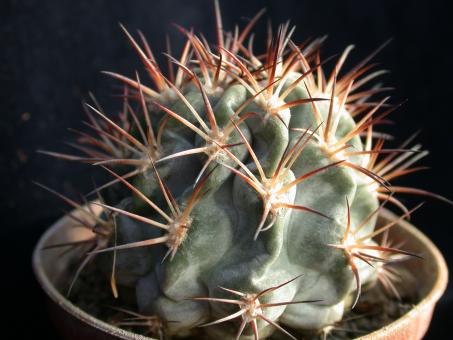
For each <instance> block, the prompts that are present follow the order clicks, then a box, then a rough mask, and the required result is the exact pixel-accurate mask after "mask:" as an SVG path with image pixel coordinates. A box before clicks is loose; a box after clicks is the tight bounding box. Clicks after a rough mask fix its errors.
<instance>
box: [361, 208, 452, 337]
mask: <svg viewBox="0 0 453 340" xmlns="http://www.w3.org/2000/svg"><path fill="white" fill-rule="evenodd" d="M380 216H382V217H384V218H385V219H395V218H398V216H397V215H395V214H394V213H392V212H391V211H390V210H387V209H382V211H381V213H380ZM398 227H399V228H401V229H403V230H404V232H406V233H408V234H411V235H412V236H414V237H415V238H416V239H418V240H419V241H420V242H421V243H422V244H423V246H424V247H425V248H426V250H427V251H428V252H429V253H431V255H432V256H433V258H434V259H435V261H434V264H435V269H436V270H435V273H436V275H437V277H436V279H435V281H434V284H433V286H432V288H431V289H430V291H429V292H428V293H427V294H426V296H425V297H424V298H423V299H421V300H420V302H418V303H417V304H416V305H414V306H413V307H412V308H411V310H410V311H408V312H407V313H405V314H404V315H402V316H401V317H400V318H398V319H396V320H395V321H393V322H391V323H389V324H388V325H385V326H384V327H381V328H379V329H377V330H375V331H374V332H372V333H368V334H366V335H364V336H361V337H359V338H357V340H359V339H360V340H372V339H375V338H376V337H377V335H378V334H380V333H394V332H395V331H396V330H397V329H398V328H402V327H403V326H404V324H407V323H410V321H411V319H413V318H415V316H416V315H418V314H419V313H421V312H422V311H424V310H427V309H430V308H432V307H433V306H434V305H435V304H436V302H437V301H439V299H440V298H441V296H442V295H443V293H444V292H445V290H446V289H447V283H448V267H447V263H446V262H445V259H444V257H443V256H442V253H441V252H440V250H439V249H438V248H437V247H436V245H435V244H434V243H433V242H432V241H431V240H430V239H429V238H428V237H427V236H426V235H425V234H424V233H423V232H421V231H420V230H419V229H418V228H417V227H415V226H414V225H412V224H411V223H409V222H407V221H406V220H401V221H400V222H398Z"/></svg>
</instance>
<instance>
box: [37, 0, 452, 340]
mask: <svg viewBox="0 0 453 340" xmlns="http://www.w3.org/2000/svg"><path fill="white" fill-rule="evenodd" d="M215 4H216V6H215V8H216V11H215V13H216V23H217V30H216V32H217V44H216V46H215V48H212V47H211V46H210V45H209V44H208V43H207V42H206V41H205V39H204V38H203V37H202V36H197V35H196V34H194V33H193V32H192V31H191V30H186V29H184V28H181V27H178V29H179V30H180V32H181V34H183V35H184V37H185V38H186V43H185V45H184V47H183V50H182V53H181V56H180V57H179V58H178V59H177V58H175V57H172V56H170V55H168V56H167V57H168V59H169V62H170V65H169V71H168V73H167V75H165V74H164V72H163V71H162V70H161V69H160V68H159V66H158V64H157V62H156V60H155V58H154V56H153V54H152V52H151V49H150V47H149V45H148V44H147V42H146V40H145V38H144V36H143V34H142V33H140V32H139V35H140V43H139V42H138V41H137V40H135V38H134V37H133V36H132V35H131V34H130V33H128V32H127V31H126V29H125V28H124V27H122V28H123V30H124V32H125V33H126V36H127V38H128V40H129V41H130V42H131V45H132V46H133V48H134V49H135V50H136V51H137V53H138V55H139V57H140V58H141V60H142V61H143V63H144V65H145V68H146V71H147V73H148V74H149V75H150V77H151V80H152V82H153V87H149V86H146V85H144V83H142V82H141V79H140V78H139V76H138V74H137V75H136V76H135V77H131V78H128V77H125V76H122V75H119V74H116V73H112V72H106V73H108V74H109V75H111V76H113V77H114V78H116V79H117V80H119V81H121V82H122V83H124V85H125V87H124V96H123V98H124V105H123V107H124V111H123V112H122V113H121V114H120V116H119V117H118V118H116V119H114V118H109V117H108V116H107V115H106V113H104V111H103V110H102V109H101V108H100V106H99V104H97V102H96V101H95V100H94V102H95V105H93V106H91V105H89V104H86V106H85V108H86V113H87V116H88V126H89V127H90V128H91V129H92V131H93V133H94V134H93V135H88V134H86V133H79V134H80V136H79V137H80V138H79V139H78V142H79V144H77V145H76V148H77V149H78V150H79V151H81V152H82V153H83V155H69V154H62V153H56V152H48V151H43V153H46V154H49V155H52V156H56V157H59V158H63V159H66V160H71V161H81V162H85V163H89V164H95V165H98V166H102V167H103V168H104V169H105V170H106V174H108V176H110V177H109V178H108V180H106V183H105V184H103V185H102V186H100V187H98V188H96V189H95V190H94V192H96V193H98V194H99V197H100V198H101V200H98V201H97V202H95V203H94V204H96V205H98V206H100V207H102V209H103V212H102V213H101V215H100V216H99V217H96V221H95V225H96V226H97V227H96V228H98V229H95V230H100V229H99V226H101V225H102V226H103V229H102V231H104V232H102V233H101V232H99V233H97V234H96V235H95V236H94V237H95V240H94V241H93V242H94V243H93V244H94V246H93V247H92V248H91V249H90V251H89V257H87V258H86V260H85V261H84V263H83V264H82V265H81V266H80V267H79V270H78V273H77V274H76V276H75V278H74V280H73V281H72V282H71V287H72V285H73V284H74V282H75V280H76V278H77V277H78V275H79V274H80V272H81V270H82V268H83V267H84V265H85V264H86V263H87V262H88V261H89V260H91V259H93V258H95V257H96V263H97V265H98V267H99V268H100V269H99V273H100V275H102V273H104V274H107V275H109V274H110V278H111V285H112V290H113V292H114V295H115V296H117V295H118V293H119V294H121V289H122V287H130V288H133V289H135V292H136V303H137V306H138V311H133V312H132V311H131V312H128V313H129V314H131V315H132V316H135V317H137V320H148V319H147V316H149V317H148V318H151V319H152V320H155V319H153V318H158V320H159V325H161V326H162V325H164V324H165V333H166V334H168V335H178V336H189V335H190V334H192V333H193V331H194V330H195V329H198V327H200V326H204V327H203V331H204V332H205V333H204V334H206V335H207V336H208V337H209V336H210V337H212V338H213V339H220V338H221V339H234V338H236V339H237V338H241V339H252V338H253V337H255V339H257V338H266V337H268V336H270V335H271V334H272V333H273V332H274V331H276V330H277V331H281V332H283V333H285V334H286V335H288V336H289V337H291V338H294V336H293V335H291V334H290V333H289V332H288V331H287V330H286V328H290V329H292V330H296V331H304V330H323V329H326V328H328V327H330V325H333V324H335V323H336V322H337V321H339V320H341V318H342V315H343V313H344V312H345V311H346V310H348V309H350V308H354V306H355V305H356V303H357V302H358V300H359V298H360V293H361V290H362V287H363V286H364V285H366V284H368V283H372V282H374V281H376V280H378V279H379V280H381V281H382V282H384V283H385V285H386V286H387V287H391V289H392V290H393V291H394V290H395V288H394V286H393V285H392V284H391V281H390V280H389V279H388V278H386V277H383V276H382V273H383V272H385V270H384V269H382V268H383V265H384V264H385V262H386V261H389V260H390V259H391V257H392V256H393V255H395V256H408V255H415V254H410V253H408V252H405V251H404V250H400V249H398V248H394V247H391V246H389V244H388V243H387V241H385V242H383V243H382V244H379V243H378V242H377V241H375V237H376V236H378V235H380V234H383V233H386V231H387V230H388V229H389V228H391V227H392V226H393V225H395V223H396V222H397V221H398V220H397V221H394V222H391V223H389V224H388V225H385V226H381V227H379V228H375V225H376V219H377V215H378V213H379V211H380V209H382V207H383V206H384V205H385V204H387V203H389V204H393V205H396V206H397V207H398V208H400V209H402V210H403V214H402V215H401V217H400V219H402V218H406V217H408V216H409V215H410V214H411V213H412V212H413V211H414V210H415V209H417V208H418V206H417V207H415V208H413V209H410V210H409V209H407V208H406V207H405V206H404V205H403V203H401V201H399V200H398V199H397V198H396V197H395V195H394V193H414V194H422V195H430V196H435V197H438V198H440V199H443V200H446V199H444V198H442V197H440V196H436V195H434V194H432V193H429V192H426V191H422V190H419V189H415V188H405V187H397V186H393V185H391V184H390V183H389V181H390V180H393V179H394V178H396V177H399V176H402V175H404V174H407V173H410V172H414V171H418V170H421V169H422V168H421V167H413V164H414V163H415V162H416V161H418V160H419V159H420V158H422V157H423V156H425V155H426V152H421V151H420V146H419V145H416V146H413V147H410V146H408V145H410V143H411V142H412V140H408V141H407V142H406V143H405V144H404V145H402V146H401V147H399V148H397V149H385V148H384V141H385V139H386V135H385V134H382V133H378V132H377V131H376V127H377V126H379V124H381V123H383V122H384V121H385V118H386V117H387V116H388V114H390V113H391V112H392V111H393V110H394V109H396V108H397V107H398V106H391V105H389V104H388V99H389V98H388V97H386V98H384V99H382V100H377V101H376V100H375V99H373V98H374V97H375V96H376V95H377V96H379V95H380V94H381V93H383V92H384V91H387V90H388V88H383V87H372V88H371V89H364V87H365V86H366V85H367V84H368V83H369V81H370V80H372V79H374V78H375V77H377V76H379V75H381V74H382V73H383V71H373V72H371V73H370V70H371V68H372V66H371V65H368V62H369V61H370V60H371V59H372V58H373V57H374V56H375V54H376V53H377V52H378V51H379V50H380V49H381V48H382V47H384V45H385V44H384V45H383V46H382V47H381V48H379V49H378V50H376V51H375V52H374V53H373V54H371V55H370V56H369V57H367V58H365V59H364V60H363V61H362V62H361V63H359V64H358V65H357V66H356V67H354V68H352V69H351V70H350V71H348V72H343V73H342V72H341V71H342V66H343V64H344V62H345V59H346V58H347V56H348V54H349V53H350V51H351V50H352V46H350V47H348V48H347V49H346V50H345V51H344V53H343V54H342V55H341V56H340V57H339V58H338V60H337V61H336V63H335V64H334V65H333V68H332V69H333V70H332V72H331V73H330V74H326V73H325V71H324V66H325V63H327V62H329V61H330V59H329V60H325V61H323V62H321V58H320V46H321V44H322V42H323V39H316V40H313V41H311V42H310V43H305V44H302V45H296V44H295V43H294V42H293V41H292V39H291V36H292V33H293V29H290V27H289V24H285V25H281V26H280V27H279V28H278V31H277V33H276V34H275V35H273V34H272V32H271V31H270V32H269V38H268V40H267V46H266V48H267V49H266V52H265V53H264V54H263V55H257V54H255V53H254V51H253V43H252V42H253V40H252V39H249V43H247V41H246V39H247V38H248V36H249V34H250V31H251V29H252V27H253V26H254V25H255V23H256V21H257V20H258V19H259V17H261V16H262V14H263V11H261V12H259V13H258V14H257V15H256V16H255V17H254V18H253V19H251V20H250V22H249V23H248V24H247V25H246V27H245V28H244V29H243V30H241V31H239V30H236V31H234V33H231V32H225V31H224V30H223V27H222V21H221V17H220V10H219V7H218V4H217V2H215ZM135 103H136V104H137V105H134V104H135ZM136 107H137V108H136ZM60 197H63V198H64V199H65V200H66V201H67V202H68V203H69V204H71V205H72V206H74V207H76V208H79V209H85V211H87V210H86V208H82V207H81V206H80V205H79V204H78V203H76V202H74V201H71V200H69V199H68V198H66V197H64V196H62V195H60ZM87 213H88V214H89V215H93V213H92V212H87ZM96 222H97V223H96ZM88 227H91V225H88ZM106 238H107V241H105V239H106ZM101 239H102V242H99V240H101ZM112 259H113V271H112V270H111V268H112ZM372 263H381V264H380V265H379V266H374V267H373V266H372V265H371V264H372ZM382 263H384V264H382ZM389 282H390V283H389ZM151 319H150V320H151ZM162 320H163V321H162ZM170 320H172V321H174V322H165V321H170ZM137 324H138V325H139V324H140V322H138V321H137ZM147 324H148V323H146V322H145V321H142V325H147ZM118 325H120V326H121V325H125V326H127V325H128V323H127V322H123V323H122V324H121V323H119V324H118ZM129 325H131V324H129ZM153 325H154V326H153V327H154V328H156V327H155V324H153ZM161 326H159V327H158V330H155V332H157V333H159V334H160V336H162V333H161V328H160V327H161ZM162 327H163V326H162ZM156 329H157V328H156Z"/></svg>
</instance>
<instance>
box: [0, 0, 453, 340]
mask: <svg viewBox="0 0 453 340" xmlns="http://www.w3.org/2000/svg"><path fill="white" fill-rule="evenodd" d="M446 4H447V1H444V2H443V1H434V0H431V1H423V2H418V1H410V0H407V1H397V0H389V1H371V0H370V1H363V0H357V1H310V0H297V1H289V0H276V1H274V0H269V1H258V0H255V1H245V0H242V1H236V0H224V1H222V3H221V6H222V11H223V17H224V25H225V27H226V28H228V29H231V28H232V27H233V23H235V22H238V23H244V17H246V18H247V17H251V16H253V15H254V14H255V13H256V12H257V11H258V10H259V9H260V8H262V7H266V8H267V16H270V17H271V18H272V21H273V23H274V24H277V23H281V22H283V21H284V20H287V19H291V22H292V23H293V24H295V25H297V30H296V34H295V38H296V40H297V41H299V42H300V41H302V40H304V39H305V38H307V37H316V36H320V35H324V34H328V35H329V38H328V40H327V43H326V44H325V48H324V50H323V51H324V56H329V55H331V54H333V53H338V52H340V51H341V50H342V49H343V48H344V47H346V46H347V45H348V44H350V43H354V44H356V46H357V48H356V49H355V50H354V53H353V55H352V57H351V59H350V62H349V63H348V64H347V65H349V66H351V65H353V64H354V61H355V62H357V61H359V60H360V58H363V57H365V56H366V55H367V54H368V53H370V52H371V51H373V50H374V49H375V48H376V47H377V46H379V45H380V44H382V43H383V42H384V41H386V40H387V39H388V38H393V42H392V43H391V44H390V45H389V46H388V47H387V48H386V49H385V50H384V51H383V52H382V53H380V54H379V55H378V57H377V58H376V60H377V61H379V62H381V64H382V67H383V68H385V69H389V70H391V71H392V72H391V73H390V74H388V75H386V76H385V77H383V78H382V79H383V80H384V81H385V83H386V84H388V85H390V86H395V87H396V90H395V91H394V92H393V100H394V102H398V101H402V100H404V99H408V102H407V103H406V104H405V105H404V106H403V107H402V108H401V109H399V110H398V111H397V112H395V113H394V114H393V117H392V119H393V120H394V121H395V123H396V126H391V127H389V128H388V131H389V132H393V133H395V134H396V135H397V136H398V139H397V141H401V140H403V139H404V138H406V137H408V136H409V135H410V134H412V133H413V132H415V131H417V130H418V129H422V132H421V134H420V136H419V138H418V140H419V141H420V142H421V143H422V144H423V145H424V146H425V147H426V148H427V149H429V150H431V154H430V156H428V157H427V158H426V159H425V160H424V162H423V163H424V164H426V165H429V166H432V168H433V169H432V170H430V171H429V172H425V173H420V174H417V175H411V176H410V177H409V178H407V179H405V180H404V181H401V182H400V183H404V184H409V185H413V186H417V187H421V188H425V189H429V190H431V191H434V192H436V193H439V194H443V195H446V196H448V197H450V198H453V191H452V189H453V186H452V182H451V176H452V171H451V166H450V159H451V157H452V154H453V153H452V148H453V141H452V139H451V138H450V137H451V130H452V127H451V123H452V121H453V120H452V119H451V115H452V114H453V110H452V105H451V103H452V100H453V85H452V83H453V72H452V67H451V63H450V61H451V60H452V56H451V53H450V49H449V48H450V45H451V43H452V39H451V37H452V33H453V29H452V27H453V25H452V22H451V15H449V13H450V14H451V12H449V11H448V10H447V8H446ZM0 7H1V8H0V15H1V16H2V18H1V21H0V33H1V39H0V41H1V44H2V46H1V50H0V86H1V91H0V98H1V100H0V129H1V131H0V136H1V137H0V138H1V139H2V143H1V163H0V165H1V179H2V183H1V186H0V197H1V200H2V202H1V203H2V204H1V215H0V218H1V227H0V233H1V238H0V242H1V243H0V245H1V246H0V249H1V251H2V253H3V254H2V257H1V258H0V261H1V262H0V263H1V275H0V281H1V283H2V290H1V291H0V301H1V304H0V305H1V306H2V312H3V313H2V314H3V316H2V321H3V322H4V323H5V325H6V326H7V327H13V329H15V331H16V332H17V336H16V337H15V338H17V339H22V338H26V337H27V336H31V335H38V334H39V336H40V338H44V339H53V338H56V337H55V334H54V333H53V329H52V326H51V324H50V322H49V320H48V319H47V316H46V313H45V308H44V306H43V305H42V302H43V300H42V297H41V295H40V291H39V288H38V286H37V284H36V282H35V280H34V278H33V276H32V273H31V265H30V256H31V251H32V247H33V246H34V244H35V243H36V241H37V238H38V237H39V235H40V234H41V233H42V232H43V231H44V230H45V229H46V227H47V226H49V225H50V223H51V222H52V221H54V220H55V219H56V218H57V217H58V216H60V215H61V214H62V210H61V209H63V204H62V203H61V202H59V201H58V200H57V199H54V197H52V196H51V195H49V194H47V193H45V192H42V191H41V190H40V189H38V188H36V187H34V186H33V185H32V184H31V180H38V181H40V182H43V183H45V184H47V185H49V186H51V187H53V188H56V189H58V190H59V191H61V192H64V193H66V194H71V193H74V192H86V191H87V190H88V188H89V187H90V183H91V181H90V180H89V178H90V174H91V173H92V171H91V170H92V169H90V168H89V167H87V166H80V165H75V164H72V163H71V164H68V163H65V162H63V161H56V160H54V159H51V158H48V157H46V156H43V155H38V154H36V152H35V150H36V149H40V148H43V149H50V150H58V151H65V150H67V149H66V148H65V147H64V145H63V144H62V142H63V141H69V140H71V137H72V136H71V133H70V132H68V130H67V127H75V128H80V127H81V126H82V125H81V122H80V120H81V118H82V110H81V105H80V102H81V100H82V99H83V98H85V97H86V95H87V93H88V91H93V92H94V93H95V94H96V95H97V97H98V98H99V99H100V101H101V102H102V104H103V105H104V107H105V108H106V110H107V111H108V112H111V113H115V112H116V111H117V110H118V109H119V102H118V100H117V99H115V98H113V97H112V96H111V94H112V93H114V92H115V90H116V89H115V86H114V85H116V84H117V83H115V82H114V81H112V80H110V79H108V78H106V77H105V76H103V75H101V74H100V73H99V71H100V70H113V71H117V72H120V73H123V74H126V75H132V74H133V72H134V71H135V70H136V69H138V70H142V68H141V66H140V64H139V63H138V61H137V58H136V55H135V53H134V52H133V51H132V49H131V48H130V46H129V45H128V43H127V42H126V39H125V37H124V35H123V34H122V33H121V31H120V29H119V27H118V22H122V23H124V24H125V25H126V26H127V27H128V28H129V29H130V30H131V31H132V30H135V29H136V28H140V29H142V30H143V32H144V33H145V34H146V35H147V37H148V39H149V41H150V43H151V46H152V48H153V49H154V51H155V52H156V54H159V51H163V49H164V46H165V33H166V32H169V34H170V38H171V39H172V41H173V43H174V46H175V49H177V47H178V46H179V45H180V43H181V40H182V38H181V36H180V35H179V34H178V33H177V32H176V30H175V29H174V27H173V26H172V24H173V23H178V24H180V25H182V26H185V27H194V29H195V30H196V31H200V30H201V31H203V32H204V33H205V34H206V36H207V37H208V39H210V40H211V41H213V39H214V34H213V33H214V31H213V27H214V16H213V10H212V2H211V1H209V0H204V1H203V0H195V1H182V0H179V1H178V0H166V1H164V0H148V1H139V0H128V1H119V0H117V1H112V0H90V1H88V0H86V1H84V0H80V1H74V0H72V1H70V0H55V1H47V0H29V1H13V0H7V1H2V2H1V4H0ZM264 29H265V20H262V21H261V22H260V23H259V24H258V29H257V30H258V36H259V37H262V35H263V32H264ZM258 41H259V40H258ZM159 59H160V60H163V58H162V57H161V56H160V55H159ZM142 78H145V75H144V73H143V72H142ZM419 201H420V198H415V199H414V198H410V199H409V198H408V199H407V200H406V201H405V202H406V203H407V204H408V205H409V206H413V205H414V204H416V203H417V202H419ZM451 212H452V207H450V206H448V205H445V204H443V203H440V202H436V201H430V200H428V203H427V204H426V205H425V207H423V208H422V209H421V210H420V211H418V212H416V213H415V214H414V216H413V221H414V222H415V224H417V225H418V226H419V227H420V229H422V230H423V231H424V232H425V233H426V234H427V235H428V236H429V237H431V238H432V239H433V240H434V242H435V243H436V244H437V245H438V246H439V248H440V249H441V250H442V251H443V253H444V255H445V257H446V259H447V262H448V263H452V261H453V250H452V246H451V242H452V240H453V237H452V236H451V235H452V227H453V223H452V218H451V215H450V213H451ZM3 286H4V287H3ZM5 299H6V302H7V303H6V305H5V302H4V301H5ZM5 315H6V319H5ZM452 315H453V291H452V286H451V285H450V288H449V290H448V291H447V293H446V295H445V296H444V297H443V299H442V301H441V302H440V304H439V306H438V308H437V310H436V313H435V317H434V320H433V323H432V326H431V330H430V332H429V335H428V336H427V338H428V339H442V338H444V332H446V331H447V329H448V324H447V320H448V319H449V318H450V317H451V316H452ZM38 332H39V333H38ZM447 334H448V333H447Z"/></svg>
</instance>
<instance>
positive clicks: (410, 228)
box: [32, 209, 448, 340]
mask: <svg viewBox="0 0 453 340" xmlns="http://www.w3.org/2000/svg"><path fill="white" fill-rule="evenodd" d="M380 216H382V217H383V218H384V219H387V220H389V219H394V218H396V215H395V214H393V213H392V212H390V211H389V210H386V209H383V210H382V212H381V213H380ZM67 220H68V217H67V215H65V216H63V217H61V218H60V219H58V220H57V221H56V222H55V223H54V224H52V225H51V226H50V227H49V228H48V229H47V230H46V231H45V232H44V233H43V234H42V235H41V237H40V239H39V241H38V243H37V244H36V246H35V248H34V250H33V255H32V267H33V271H34V274H35V277H36V279H37V281H38V283H39V285H40V286H41V288H42V289H43V290H44V292H45V293H46V295H47V297H48V298H49V299H50V301H51V302H53V303H54V304H55V305H57V306H58V307H59V308H61V309H63V310H64V311H66V312H67V313H68V314H70V315H71V316H73V317H74V318H76V319H78V320H79V321H81V322H83V323H86V324H88V325H90V326H91V327H93V328H94V329H95V330H97V331H100V332H105V333H107V334H109V335H111V336H113V337H116V338H117V339H124V340H157V339H154V338H150V337H146V336H143V335H139V334H136V333H133V332H129V331H126V330H123V329H120V328H118V327H114V326H112V325H110V324H108V323H107V322H104V321H102V320H100V319H97V318H95V317H94V316H92V315H90V314H88V313H86V312H84V311H83V310H81V309H80V308H79V307H77V306H76V305H74V304H72V303H71V302H70V301H69V300H68V299H66V297H64V296H63V295H62V294H61V293H60V292H59V291H58V290H57V289H56V287H55V286H54V285H53V284H52V283H51V281H50V279H49V278H48V277H47V275H46V273H45V271H44V268H43V266H42V259H41V256H40V252H41V251H42V248H43V246H44V245H45V244H46V241H47V240H48V239H49V237H50V236H51V235H53V233H54V232H55V231H56V230H58V229H59V228H61V227H62V225H64V224H66V223H67ZM398 226H399V227H400V228H402V229H404V231H405V232H407V233H409V234H412V236H414V237H415V238H416V239H418V240H419V241H420V242H421V243H422V244H423V245H424V246H425V247H426V249H427V251H429V252H430V253H431V254H432V256H433V257H434V259H435V264H436V267H437V271H436V273H437V277H436V280H435V283H434V285H433V287H432V288H431V289H430V291H429V292H428V294H427V295H426V296H425V297H424V298H423V299H422V300H421V301H420V302H419V303H417V304H416V305H414V306H413V308H412V309H411V310H410V311H409V312H407V313H406V314H404V315H403V316H402V317H400V318H399V319H397V320H395V321H393V322H391V323H390V324H388V325H386V326H384V327H382V328H380V329H378V330H376V331H374V332H372V333H369V334H366V335H364V336H361V337H359V338H357V340H373V339H386V340H396V339H405V338H404V337H401V334H402V331H403V332H404V329H409V327H408V326H407V325H409V324H411V325H417V326H418V327H417V328H416V329H414V328H410V335H411V336H418V337H417V338H418V339H421V338H422V337H423V335H424V334H425V333H426V331H427V329H428V327H429V323H430V320H431V315H432V313H433V310H434V307H435V304H436V303H437V301H438V300H439V299H440V297H441V296H442V294H443V293H444V292H445V290H446V287H447V283H448V268H447V264H446V261H445V259H444V257H443V256H442V254H441V252H440V251H439V249H438V248H437V247H436V246H435V245H434V243H433V242H432V241H431V240H430V239H429V238H428V237H427V236H426V235H425V234H424V233H423V232H421V231H420V230H419V229H418V228H417V227H415V226H414V225H412V224H411V223H409V222H407V221H400V222H398ZM420 319H421V320H420ZM419 320H420V321H422V322H417V321H419ZM414 339H415V338H414Z"/></svg>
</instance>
